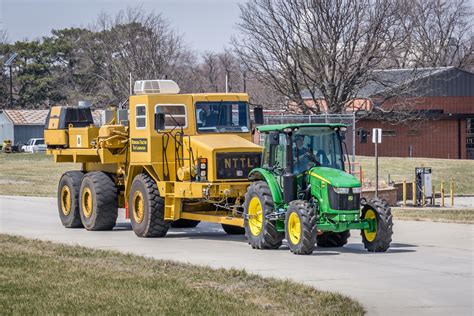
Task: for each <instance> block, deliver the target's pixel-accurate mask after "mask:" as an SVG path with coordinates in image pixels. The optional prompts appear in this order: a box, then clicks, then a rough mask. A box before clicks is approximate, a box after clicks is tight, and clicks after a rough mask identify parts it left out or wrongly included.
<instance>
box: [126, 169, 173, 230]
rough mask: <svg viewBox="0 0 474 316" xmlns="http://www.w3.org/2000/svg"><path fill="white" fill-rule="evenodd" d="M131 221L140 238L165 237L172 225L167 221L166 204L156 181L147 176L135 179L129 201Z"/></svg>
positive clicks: (141, 175) (142, 175)
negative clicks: (165, 217)
mask: <svg viewBox="0 0 474 316" xmlns="http://www.w3.org/2000/svg"><path fill="white" fill-rule="evenodd" d="M128 207H129V211H130V220H131V222H132V228H133V231H134V232H135V235H137V236H138V237H164V236H165V235H166V233H167V232H168V229H169V227H170V223H169V222H168V221H165V219H164V216H165V203H164V200H163V198H162V197H160V194H159V192H158V187H157V186H156V183H155V181H154V180H153V179H152V178H150V177H149V176H148V175H146V174H143V173H142V174H139V175H138V176H136V177H135V179H134V180H133V183H132V188H131V190H130V197H129V199H128Z"/></svg>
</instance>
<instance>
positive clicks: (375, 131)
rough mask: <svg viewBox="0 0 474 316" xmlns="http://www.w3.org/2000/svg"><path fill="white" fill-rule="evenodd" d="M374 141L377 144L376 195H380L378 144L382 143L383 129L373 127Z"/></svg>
mask: <svg viewBox="0 0 474 316" xmlns="http://www.w3.org/2000/svg"><path fill="white" fill-rule="evenodd" d="M372 143H374V145H375V197H376V198H378V197H379V153H378V144H381V143H382V129H381V128H373V129H372Z"/></svg>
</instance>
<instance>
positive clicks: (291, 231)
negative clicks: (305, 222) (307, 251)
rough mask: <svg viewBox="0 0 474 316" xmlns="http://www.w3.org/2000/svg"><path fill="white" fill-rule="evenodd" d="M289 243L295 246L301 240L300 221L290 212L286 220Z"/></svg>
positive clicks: (296, 215) (294, 213) (296, 214)
mask: <svg viewBox="0 0 474 316" xmlns="http://www.w3.org/2000/svg"><path fill="white" fill-rule="evenodd" d="M286 229H287V230H288V235H289V236H290V241H291V243H292V244H293V245H297V244H298V243H299V242H300V239H301V221H300V217H299V216H298V213H296V212H292V213H291V214H290V218H288V224H287V228H286Z"/></svg>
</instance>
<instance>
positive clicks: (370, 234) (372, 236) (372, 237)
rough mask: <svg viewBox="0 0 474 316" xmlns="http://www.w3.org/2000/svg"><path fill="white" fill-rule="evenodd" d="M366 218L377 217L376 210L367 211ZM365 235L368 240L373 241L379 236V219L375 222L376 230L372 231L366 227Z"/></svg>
mask: <svg viewBox="0 0 474 316" xmlns="http://www.w3.org/2000/svg"><path fill="white" fill-rule="evenodd" d="M364 219H377V216H376V215H375V212H374V210H372V209H369V210H368V211H367V212H365V217H364ZM364 236H365V239H367V241H369V242H372V241H374V240H375V237H376V236H377V221H376V222H375V231H374V232H370V231H368V230H367V229H364Z"/></svg>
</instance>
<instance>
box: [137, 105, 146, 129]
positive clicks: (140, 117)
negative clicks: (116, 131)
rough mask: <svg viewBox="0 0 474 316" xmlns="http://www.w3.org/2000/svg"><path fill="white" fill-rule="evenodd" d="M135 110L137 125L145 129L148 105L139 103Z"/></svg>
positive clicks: (138, 127)
mask: <svg viewBox="0 0 474 316" xmlns="http://www.w3.org/2000/svg"><path fill="white" fill-rule="evenodd" d="M135 111H136V112H135V127H136V128H137V129H144V128H145V127H146V106H145V105H137V106H136V109H135Z"/></svg>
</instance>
